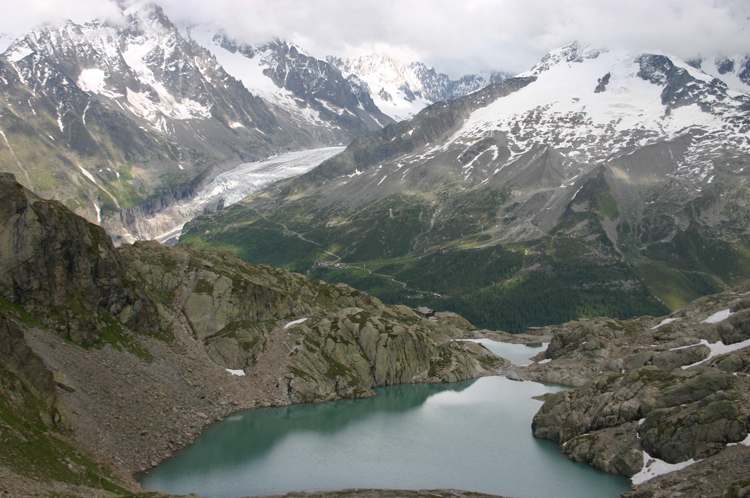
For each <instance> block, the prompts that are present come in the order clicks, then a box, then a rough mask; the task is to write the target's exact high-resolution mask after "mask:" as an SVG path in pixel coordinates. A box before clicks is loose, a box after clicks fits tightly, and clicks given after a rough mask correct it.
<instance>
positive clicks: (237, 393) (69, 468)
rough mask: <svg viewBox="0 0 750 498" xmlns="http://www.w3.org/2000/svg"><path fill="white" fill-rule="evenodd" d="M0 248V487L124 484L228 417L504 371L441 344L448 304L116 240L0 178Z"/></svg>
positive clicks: (13, 491) (131, 485)
mask: <svg viewBox="0 0 750 498" xmlns="http://www.w3.org/2000/svg"><path fill="white" fill-rule="evenodd" d="M0 248H1V249H2V250H1V251H0V258H1V259H2V261H1V262H0V263H1V264H0V394H2V396H0V441H1V442H2V444H0V475H2V476H3V479H2V484H0V494H2V493H5V494H6V495H10V496H55V495H59V494H61V493H62V494H66V495H70V496H113V494H114V495H122V494H123V493H128V492H139V486H138V485H137V483H136V482H135V481H134V478H133V475H134V473H135V472H138V471H141V470H145V469H148V468H150V467H152V466H154V465H156V464H157V463H158V462H159V461H161V460H162V459H163V458H165V457H167V456H169V455H170V454H172V452H173V451H174V450H176V449H178V448H181V447H183V446H185V445H187V444H189V443H190V442H191V441H192V440H193V439H194V438H195V436H197V435H198V434H199V433H200V432H201V430H203V428H205V427H206V426H207V425H208V424H210V423H212V422H214V421H217V420H221V419H222V418H223V417H225V416H227V415H228V414H230V413H233V412H236V411H238V410H242V409H248V408H254V407H259V406H273V405H286V404H290V403H297V402H318V401H327V400H333V399H340V398H344V397H361V396H371V395H373V394H374V392H373V391H372V388H374V387H377V386H384V385H391V384H397V383H409V382H446V381H448V382H451V381H457V380H463V379H468V378H472V377H477V376H481V375H491V374H494V373H496V372H497V370H498V369H499V368H502V367H504V366H507V362H506V361H505V360H503V359H501V358H499V357H497V356H495V355H494V354H492V353H490V352H489V351H487V350H486V349H484V348H483V347H481V346H479V345H477V344H473V343H467V342H454V341H452V338H453V337H455V336H459V335H463V334H464V333H465V332H466V328H465V327H467V326H468V324H467V322H465V321H464V320H462V319H460V318H459V317H456V316H455V315H452V314H443V315H442V317H441V318H439V319H438V320H437V321H433V320H428V319H424V318H421V317H419V316H417V315H416V314H415V313H414V312H413V311H412V310H411V309H409V308H406V307H399V306H390V305H385V304H383V303H382V302H380V301H379V300H378V299H376V298H373V297H371V296H368V295H367V294H365V293H362V292H360V291H357V290H355V289H352V288H351V287H348V286H346V285H343V284H339V285H335V286H334V285H329V284H326V283H325V282H321V281H315V280H309V279H307V278H306V277H304V276H302V275H298V274H293V273H290V272H287V271H284V270H278V269H274V268H271V267H268V266H253V265H248V264H246V263H243V262H242V261H240V260H238V259H236V258H235V257H233V256H231V255H228V254H224V253H202V252H198V251H194V250H191V249H189V248H180V249H170V248H165V247H163V246H161V245H159V244H157V243H137V244H135V245H133V246H126V247H122V248H120V249H115V248H114V247H113V245H112V243H111V241H110V239H109V238H108V237H107V236H106V234H105V232H104V231H103V230H102V229H100V228H99V227H96V226H94V225H92V224H90V223H88V222H86V221H85V220H83V219H82V218H79V217H77V216H75V215H74V214H72V213H71V212H70V211H68V210H67V209H66V208H65V207H64V206H63V205H61V204H60V203H57V202H54V201H46V200H43V199H40V198H38V197H37V196H35V195H34V194H32V193H31V192H29V191H27V190H25V189H24V188H23V187H21V186H20V185H18V184H17V183H16V182H15V181H14V178H13V177H12V175H7V174H3V175H0ZM228 369H230V370H233V371H234V373H235V374H241V375H235V374H232V373H230V372H229V371H228Z"/></svg>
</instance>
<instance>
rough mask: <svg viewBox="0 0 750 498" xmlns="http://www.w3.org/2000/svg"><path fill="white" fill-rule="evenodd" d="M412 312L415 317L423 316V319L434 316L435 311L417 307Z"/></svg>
mask: <svg viewBox="0 0 750 498" xmlns="http://www.w3.org/2000/svg"><path fill="white" fill-rule="evenodd" d="M414 311H415V312H416V313H417V315H420V316H423V317H425V318H430V317H431V316H435V310H432V309H430V308H428V307H426V306H417V307H416V308H414Z"/></svg>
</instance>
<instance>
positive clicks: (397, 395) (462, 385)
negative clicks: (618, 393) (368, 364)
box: [141, 343, 630, 498]
mask: <svg viewBox="0 0 750 498" xmlns="http://www.w3.org/2000/svg"><path fill="white" fill-rule="evenodd" d="M495 344H497V343H495ZM493 346H495V345H493ZM509 346H512V347H511V348H510V349H508V350H503V348H507V347H509ZM492 349H493V350H494V349H496V350H497V352H498V353H499V354H503V353H501V352H500V351H504V353H505V354H504V356H505V357H508V358H510V357H511V356H514V355H516V359H513V358H510V359H511V360H512V361H514V362H519V361H523V358H522V357H523V356H525V357H526V358H528V356H533V355H534V354H536V353H537V352H539V351H541V349H540V348H529V347H524V346H517V345H502V344H501V345H500V346H496V347H493V348H492ZM511 349H512V351H511ZM511 353H512V354H511ZM526 353H528V355H526ZM561 389H562V388H561V387H559V386H549V385H543V384H539V383H536V382H514V381H511V380H508V379H506V378H505V377H484V378H481V379H476V380H471V381H465V382H458V383H455V384H417V385H404V386H393V387H387V388H382V389H377V390H376V391H377V392H378V396H376V397H374V398H368V399H359V400H342V401H335V402H330V403H320V404H307V405H292V406H287V407H278V408H263V409H256V410H250V411H247V412H242V413H240V414H237V415H233V416H231V417H228V418H227V419H226V420H225V421H224V422H221V423H219V424H216V425H215V426H213V427H210V428H209V429H207V430H206V431H205V432H204V433H203V434H202V435H201V436H200V437H199V438H198V439H196V441H195V443H194V444H193V445H192V446H190V447H189V448H186V449H184V450H182V451H180V452H179V453H178V455H177V456H176V457H174V458H171V459H169V460H167V461H165V462H164V463H163V464H161V465H160V466H159V467H156V468H155V469H152V471H151V472H150V473H148V474H146V475H144V476H143V479H142V480H141V485H142V486H143V487H144V488H145V489H151V490H156V491H163V492H169V493H173V494H188V493H197V494H198V495H200V496H209V497H212V498H234V497H242V496H257V495H269V494H283V493H287V492H290V491H319V490H335V489H346V488H406V489H425V488H454V489H464V490H470V491H478V492H484V493H491V494H499V495H505V496H512V497H516V498H553V497H554V498H561V497H571V498H573V497H575V498H587V497H591V498H594V497H596V498H601V497H605V498H606V497H616V496H618V495H619V494H620V493H624V492H626V491H629V489H630V486H629V484H630V481H629V480H628V479H626V478H623V477H618V476H612V475H609V474H605V473H603V472H599V471H597V470H594V469H593V468H591V467H589V466H588V465H585V464H580V463H575V462H572V461H570V460H568V458H567V457H566V456H565V455H563V454H561V453H560V448H559V447H558V445H557V444H555V443H553V442H551V441H545V440H540V439H536V438H534V437H533V436H532V433H531V420H532V418H533V416H534V414H535V413H536V412H537V410H538V409H539V408H540V407H541V405H542V403H541V402H540V401H536V400H533V399H531V397H532V396H536V395H539V394H543V393H545V392H552V391H559V390H561Z"/></svg>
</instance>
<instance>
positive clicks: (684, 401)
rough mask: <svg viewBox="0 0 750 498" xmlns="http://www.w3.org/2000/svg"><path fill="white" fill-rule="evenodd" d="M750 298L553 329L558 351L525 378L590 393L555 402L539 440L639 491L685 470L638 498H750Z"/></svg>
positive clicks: (544, 416)
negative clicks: (663, 470)
mask: <svg viewBox="0 0 750 498" xmlns="http://www.w3.org/2000/svg"><path fill="white" fill-rule="evenodd" d="M748 291H750V284H745V286H743V287H739V288H736V289H734V290H732V291H727V292H724V293H722V294H717V295H714V296H707V297H703V298H700V299H698V300H696V301H694V302H693V303H691V304H690V305H689V306H687V307H686V308H683V309H681V310H679V311H677V312H675V313H673V314H671V315H670V316H669V317H667V318H664V319H653V318H651V317H641V318H638V319H634V320H629V321H618V320H612V319H606V318H601V319H593V320H580V321H576V322H571V323H568V324H565V325H561V326H557V327H550V328H548V329H547V330H545V332H547V333H549V334H551V335H552V341H551V343H550V345H549V347H548V348H547V350H546V351H544V352H542V353H540V354H539V355H537V356H536V357H535V358H534V359H535V360H537V362H536V363H535V364H534V365H531V366H529V367H524V368H521V369H519V372H518V373H519V375H521V376H522V377H524V378H526V379H529V380H536V381H543V382H554V383H558V384H567V385H570V386H580V389H578V390H572V391H564V392H560V393H556V394H554V395H550V396H549V397H548V398H547V399H546V401H545V403H544V405H543V406H542V408H541V409H540V410H539V412H538V413H537V415H536V416H535V417H534V422H533V430H534V435H535V436H537V437H541V438H545V439H550V440H552V441H555V442H557V443H560V445H561V447H562V451H563V452H564V453H565V454H567V455H568V456H569V457H570V458H571V459H573V460H576V461H579V462H586V463H589V464H590V465H592V466H594V467H596V468H598V469H601V470H604V471H605V472H610V473H613V474H620V475H624V476H628V477H633V482H634V483H635V484H638V483H640V482H641V481H642V480H644V479H646V478H648V477H649V476H653V475H658V474H659V472H658V471H657V467H659V466H662V467H668V466H665V465H664V464H663V462H666V463H667V464H678V465H676V466H674V467H668V468H672V469H679V468H680V467H682V466H685V468H684V469H682V470H678V471H677V472H673V473H670V474H667V475H664V476H661V477H656V478H654V479H652V480H649V481H648V482H646V483H645V484H642V485H640V486H637V487H636V490H635V491H634V492H633V493H630V494H628V496H631V497H638V498H641V497H667V496H686V497H687V496H690V497H698V496H701V497H704V496H727V497H729V496H750V481H748V479H750V439H749V438H748V432H750V292H748ZM693 462H696V463H693ZM690 464H692V465H690Z"/></svg>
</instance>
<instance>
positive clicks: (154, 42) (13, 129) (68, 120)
mask: <svg viewBox="0 0 750 498" xmlns="http://www.w3.org/2000/svg"><path fill="white" fill-rule="evenodd" d="M123 14H124V17H123V20H122V22H119V23H110V22H99V21H94V22H90V23H87V24H84V25H78V24H75V23H73V22H67V23H65V24H62V25H45V26H42V27H40V28H38V29H36V30H34V31H32V32H30V33H28V34H26V35H25V36H23V37H21V38H19V39H17V40H15V41H13V42H12V43H11V44H10V46H9V47H8V49H7V50H6V51H5V53H4V54H3V55H2V57H0V134H2V137H0V169H2V170H4V171H9V172H12V173H14V174H16V175H17V177H18V178H19V180H20V181H21V182H22V183H23V184H24V185H26V186H28V187H29V188H31V189H33V190H34V191H35V192H37V193H39V194H41V195H45V196H48V197H52V198H55V199H58V200H60V201H62V202H64V203H65V204H66V205H67V206H68V207H70V208H72V209H74V210H75V211H76V212H77V213H78V214H81V215H83V216H85V217H87V218H88V219H89V220H91V221H95V222H97V223H99V224H101V225H102V226H103V227H105V228H106V229H107V230H108V232H109V233H110V234H111V235H112V236H113V237H114V238H115V240H116V242H120V241H132V240H134V239H149V238H152V237H153V236H155V233H154V232H153V231H152V229H151V228H150V225H149V224H147V223H139V221H141V220H143V219H146V218H149V217H153V216H155V215H157V214H158V213H160V212H162V211H163V209H164V208H166V207H168V206H172V205H175V204H176V203H178V202H180V201H184V200H186V199H190V198H192V197H193V196H194V195H195V192H196V191H197V190H198V189H200V188H201V187H202V186H204V185H206V184H207V183H208V182H210V181H211V180H212V179H213V178H214V177H216V176H217V175H218V174H221V173H222V172H226V171H228V170H231V169H232V168H234V167H236V166H238V165H240V164H242V163H247V162H252V161H257V160H261V159H265V158H268V157H270V156H273V155H275V154H278V153H280V152H286V151H293V150H303V149H310V148H317V147H323V146H338V145H347V144H348V143H349V142H351V140H352V139H353V138H355V137H359V136H363V135H366V134H368V133H370V132H372V131H376V130H379V129H381V128H383V127H384V126H387V125H388V124H391V123H393V122H394V118H393V117H391V116H396V117H406V116H407V115H408V113H400V114H399V113H393V112H391V109H390V108H389V109H388V110H387V112H384V111H382V110H381V109H379V107H378V105H376V102H375V100H377V101H378V102H380V101H381V100H380V99H381V97H380V94H378V95H377V96H375V97H374V96H373V95H371V89H370V87H369V86H368V84H367V83H365V81H364V79H360V78H358V77H357V75H356V74H353V73H352V72H351V71H350V72H347V73H346V75H345V74H344V73H342V70H341V68H339V67H337V66H336V65H334V64H331V63H329V62H327V61H325V60H320V59H316V58H314V57H311V56H309V55H308V54H306V53H305V51H304V50H303V49H302V48H300V47H298V46H295V45H291V44H289V43H286V42H284V41H278V40H277V41H273V42H270V43H268V44H265V45H263V46H260V47H252V46H249V45H244V44H242V43H239V42H237V41H235V40H231V39H229V38H227V37H226V36H225V35H224V34H223V33H222V32H211V31H207V30H204V29H202V28H201V27H184V26H176V25H174V24H173V23H172V22H171V21H170V20H169V19H168V18H167V17H166V15H165V14H164V12H163V11H162V10H161V9H160V8H159V7H156V6H145V7H144V6H140V7H133V8H130V9H127V10H125V11H124V13H123ZM394 63H395V62H394ZM412 66H413V67H416V66H414V65H412ZM412 66H409V67H412ZM419 70H420V71H421V73H424V75H425V76H424V77H425V78H427V80H430V78H431V80H430V83H429V84H428V83H424V84H422V86H420V87H416V86H414V85H415V83H414V81H416V80H413V79H412V80H409V84H406V83H397V82H396V83H394V84H397V85H398V86H400V87H401V86H402V87H404V88H406V87H408V86H409V85H412V86H414V91H415V92H416V93H417V94H419V95H421V96H422V97H420V98H422V100H419V102H416V101H415V102H413V103H412V104H410V109H411V112H417V111H418V110H420V109H421V107H423V106H425V105H427V104H429V103H431V102H432V101H434V99H437V98H442V97H439V96H442V95H448V94H450V95H457V94H459V93H460V92H461V89H462V88H463V89H465V90H466V91H471V90H473V89H475V88H478V87H479V86H481V84H482V82H483V81H484V80H482V79H481V78H479V79H477V81H474V82H473V83H472V84H471V85H463V86H461V85H458V86H456V85H455V84H454V83H455V82H451V81H450V80H449V79H448V78H447V77H446V76H445V75H437V74H436V73H435V72H434V71H432V70H428V69H427V68H426V67H423V66H421V67H420V69H419ZM421 73H420V74H421ZM410 74H411V73H410ZM415 74H416V73H415ZM470 79H471V78H470ZM427 80H425V81H427ZM472 81H473V80H472ZM487 82H488V81H486V82H484V84H486V83H487ZM440 85H446V87H445V88H444V89H441V87H440ZM389 88H390V87H389ZM409 88H411V87H409ZM427 88H430V93H428V92H427V91H426V90H425V89H427ZM379 90H380V88H378V91H379ZM420 92H421V93H420ZM381 93H382V92H381ZM396 97H398V95H396ZM431 99H433V100H431ZM391 101H393V99H391ZM420 106H421V107H420Z"/></svg>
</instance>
